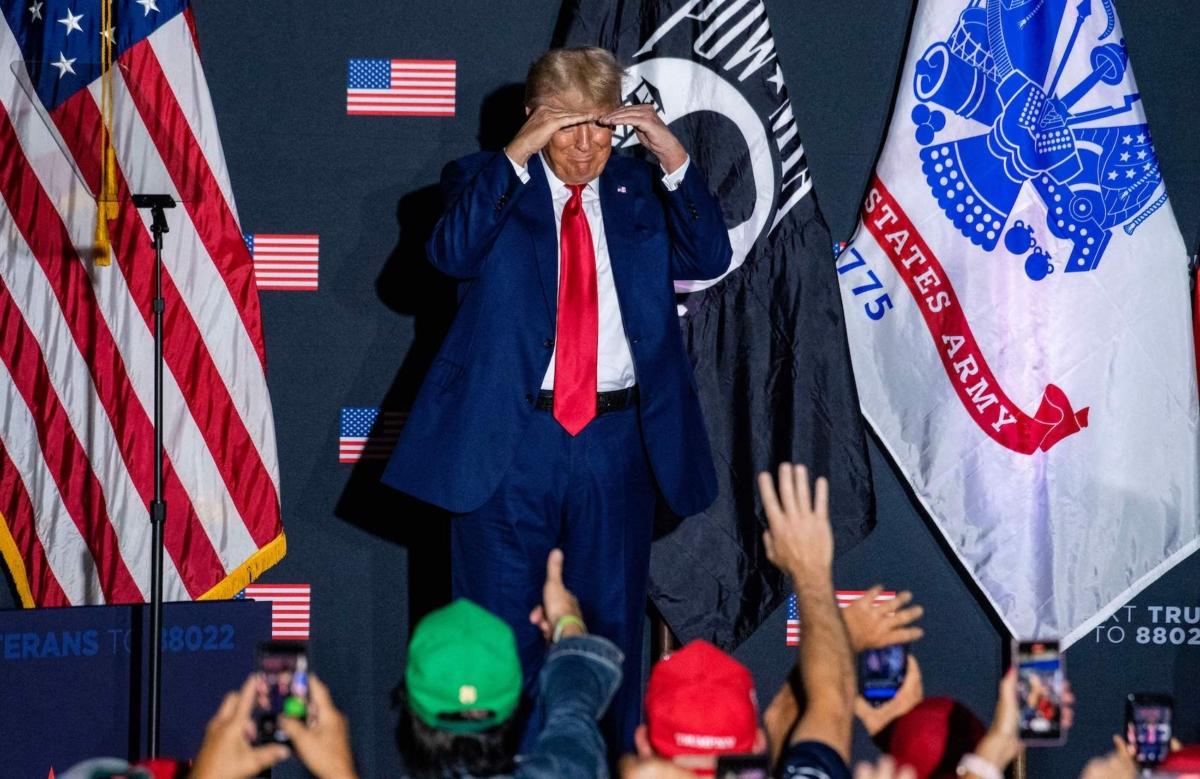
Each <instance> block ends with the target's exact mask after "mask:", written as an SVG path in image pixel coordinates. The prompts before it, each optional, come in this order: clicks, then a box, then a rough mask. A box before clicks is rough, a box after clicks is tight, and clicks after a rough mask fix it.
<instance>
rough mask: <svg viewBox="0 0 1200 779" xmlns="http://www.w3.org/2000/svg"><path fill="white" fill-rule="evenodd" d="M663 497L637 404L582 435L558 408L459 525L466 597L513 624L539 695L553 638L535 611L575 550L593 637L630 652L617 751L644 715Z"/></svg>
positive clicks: (610, 725) (614, 735)
mask: <svg viewBox="0 0 1200 779" xmlns="http://www.w3.org/2000/svg"><path fill="white" fill-rule="evenodd" d="M656 496H657V493H656V488H655V485H654V480H653V475H652V474H651V471H650V464H649V461H648V460H647V458H646V453H645V449H644V447H643V445H642V433H641V426H640V423H639V421H638V412H637V409H636V408H635V407H631V408H628V409H625V410H622V411H614V412H610V413H607V414H602V415H600V416H597V417H596V418H595V419H593V420H592V421H591V422H590V423H589V424H588V425H587V427H585V428H584V429H583V430H581V431H580V432H579V434H578V435H577V436H574V437H572V436H571V435H569V434H568V433H567V432H566V431H565V430H563V429H562V427H561V426H560V425H559V424H558V422H557V421H555V419H554V417H553V415H552V414H551V413H550V412H548V411H534V412H533V419H532V420H531V421H530V423H529V428H528V430H527V431H526V433H525V437H524V439H523V441H522V445H521V447H520V448H519V449H518V450H517V453H516V455H515V456H514V459H513V463H512V465H511V466H510V467H509V470H508V473H507V474H506V476H505V477H504V479H503V480H502V481H501V483H500V486H499V487H498V488H497V490H496V492H495V493H494V494H493V495H492V497H491V498H489V499H488V501H487V503H485V504H484V505H483V506H481V507H480V508H479V509H477V510H476V511H473V512H471V513H470V514H465V515H462V516H459V517H456V518H454V519H453V520H452V521H451V558H452V565H453V572H452V579H453V589H454V597H456V598H458V597H463V598H470V599H471V600H473V601H475V602H476V603H478V604H480V605H481V606H483V607H485V608H487V609H488V610H489V611H491V612H493V613H494V614H497V615H499V616H500V617H501V618H503V619H504V620H505V621H506V622H508V624H509V625H511V626H512V628H513V631H514V633H515V634H516V638H517V648H518V650H519V652H520V655H521V665H522V669H523V671H524V674H525V690H526V693H527V694H528V695H529V696H530V698H531V700H532V699H533V698H534V697H535V695H536V692H537V690H536V686H535V685H536V682H537V675H538V671H539V670H540V668H541V665H542V660H543V658H544V657H545V654H546V642H545V641H544V640H543V638H542V635H541V633H540V632H539V631H538V630H537V628H536V627H534V626H533V625H531V624H530V623H529V612H530V611H531V610H532V609H533V607H534V606H536V605H537V604H539V603H541V599H542V585H543V584H544V583H545V579H546V557H547V555H548V554H549V553H550V550H551V549H554V548H555V547H558V548H560V549H562V550H563V554H564V558H565V563H564V567H563V579H564V581H565V583H566V585H567V588H568V589H570V590H571V592H573V593H574V594H575V596H576V597H577V598H578V599H579V605H580V607H581V608H582V610H583V616H584V619H585V620H586V622H587V625H588V630H589V631H590V632H592V633H596V634H598V635H602V636H604V637H605V638H608V639H610V640H611V641H612V642H613V643H615V644H616V645H617V646H618V647H620V649H621V651H622V652H624V653H625V669H624V670H625V676H624V681H623V682H622V683H621V688H620V689H619V690H618V691H617V694H616V697H615V698H614V699H613V702H612V705H611V706H610V707H609V711H608V714H607V715H606V717H605V719H604V721H603V722H602V727H603V730H604V733H605V737H606V740H607V741H608V743H609V745H610V748H611V747H614V746H615V747H617V748H619V749H621V750H625V751H629V750H632V748H633V732H634V729H635V728H636V727H637V725H638V722H639V721H640V719H641V698H642V696H641V685H642V641H643V632H644V631H643V626H644V623H645V610H646V587H647V579H648V577H649V569H650V540H651V536H652V533H653V525H654V507H655V502H656ZM529 727H530V729H531V730H532V729H533V728H536V727H538V723H536V722H531V723H530V726H529ZM528 735H530V734H529V733H528V732H527V736H528ZM532 735H536V733H535V732H534V733H533V734H532ZM525 743H529V739H528V737H527V739H526V742H525Z"/></svg>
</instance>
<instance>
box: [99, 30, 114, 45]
mask: <svg viewBox="0 0 1200 779" xmlns="http://www.w3.org/2000/svg"><path fill="white" fill-rule="evenodd" d="M116 32H117V31H116V29H115V28H113V27H109V28H108V29H107V30H101V31H100V37H101V38H103V39H104V40H106V41H108V42H109V43H111V44H112V45H114V46H116V45H117V35H116Z"/></svg>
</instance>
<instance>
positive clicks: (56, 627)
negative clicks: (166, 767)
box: [0, 600, 271, 778]
mask: <svg viewBox="0 0 1200 779" xmlns="http://www.w3.org/2000/svg"><path fill="white" fill-rule="evenodd" d="M162 624H163V628H162V647H163V663H162V723H161V730H160V738H161V752H160V753H161V754H162V755H163V756H164V757H176V758H191V757H194V756H195V754H196V751H197V750H198V749H199V747H200V742H201V740H202V739H203V737H204V726H205V725H206V724H207V722H208V720H209V718H210V717H212V715H213V714H214V713H215V712H216V710H217V706H218V705H219V704H220V702H221V698H222V697H223V696H224V695H225V693H226V692H229V691H231V690H236V689H237V688H239V687H240V686H241V684H242V682H243V681H245V679H246V676H247V675H248V674H249V673H250V672H251V671H252V670H253V668H254V650H255V647H256V645H257V644H258V643H259V642H261V641H266V640H269V639H270V637H271V604H270V603H267V602H265V601H251V600H245V601H237V600H235V601H207V602H194V603H167V604H164V607H163V623H162ZM149 626H150V606H149V605H148V604H138V605H133V606H83V607H75V608H62V609H31V610H13V611H0V690H2V691H3V692H2V693H0V733H3V734H5V735H4V753H5V756H4V769H3V773H4V775H6V776H22V777H26V776H27V777H39V778H40V777H46V776H48V775H49V774H50V770H51V768H53V769H54V771H55V772H56V773H62V772H63V771H64V770H65V769H67V768H69V767H70V766H72V765H74V764H75V763H78V762H80V761H82V760H85V759H87V758H92V757H120V758H128V759H136V758H138V757H140V756H144V755H145V754H146V752H147V738H148V731H149V721H148V709H147V696H146V690H148V689H149V679H148V670H149V664H148V662H147V658H148V656H149V651H150V629H149Z"/></svg>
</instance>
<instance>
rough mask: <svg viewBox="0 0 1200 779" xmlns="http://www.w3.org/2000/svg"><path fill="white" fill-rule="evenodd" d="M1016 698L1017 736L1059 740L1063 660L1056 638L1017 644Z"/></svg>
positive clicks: (1048, 741) (1039, 739)
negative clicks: (1018, 726)
mask: <svg viewBox="0 0 1200 779" xmlns="http://www.w3.org/2000/svg"><path fill="white" fill-rule="evenodd" d="M1016 660H1017V698H1018V702H1019V703H1020V706H1021V716H1020V729H1021V740H1022V741H1026V742H1028V743H1032V744H1037V743H1043V744H1045V743H1057V742H1060V741H1062V735H1063V732H1062V692H1063V678H1064V675H1063V661H1062V655H1060V654H1059V652H1058V642H1057V641H1021V642H1019V643H1018V644H1017V652H1016Z"/></svg>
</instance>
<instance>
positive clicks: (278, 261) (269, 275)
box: [245, 233, 321, 292]
mask: <svg viewBox="0 0 1200 779" xmlns="http://www.w3.org/2000/svg"><path fill="white" fill-rule="evenodd" d="M245 237H246V247H247V248H249V249H250V257H251V259H253V260H254V282H255V284H257V285H258V288H259V289H282V290H293V291H307V292H315V291H316V289H317V264H318V260H319V254H320V243H321V241H320V237H319V236H316V235H271V234H267V233H247V234H246V236H245Z"/></svg>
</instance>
